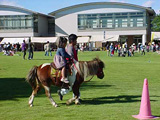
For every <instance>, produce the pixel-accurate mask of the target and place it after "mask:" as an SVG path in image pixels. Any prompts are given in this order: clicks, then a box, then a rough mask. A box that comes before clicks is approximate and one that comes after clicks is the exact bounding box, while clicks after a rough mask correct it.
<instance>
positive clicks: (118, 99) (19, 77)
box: [0, 51, 160, 120]
mask: <svg viewBox="0 0 160 120" xmlns="http://www.w3.org/2000/svg"><path fill="white" fill-rule="evenodd" d="M19 54H21V56H3V55H2V53H0V120H39V119H40V120H75V119H76V120H134V118H133V117H132V116H131V115H137V114H138V113H139V108H140V103H141V93H142V88H143V82H144V79H145V78H148V82H149V93H150V102H151V109H152V114H153V115H154V116H160V112H159V110H160V77H159V75H160V55H158V54H157V53H146V55H145V56H141V55H140V54H139V53H135V56H134V57H117V56H114V57H109V56H107V55H106V52H105V51H96V52H79V60H83V61H87V60H91V59H92V58H94V57H96V56H99V57H100V59H101V60H103V61H104V63H105V69H104V72H105V77H104V78H103V79H102V80H100V79H97V78H96V77H94V78H93V79H92V80H91V81H90V82H88V83H83V84H82V86H81V89H80V90H81V99H82V100H83V101H82V102H81V103H82V104H81V105H74V104H73V105H70V106H66V104H65V103H66V101H67V100H68V99H69V98H71V97H72V93H71V92H70V93H69V94H67V95H66V96H64V99H63V101H60V100H59V97H58V95H57V93H56V91H57V90H58V89H59V88H57V87H53V86H52V88H51V89H52V96H53V99H54V100H55V101H56V102H57V104H58V105H59V106H60V107H58V108H55V107H53V106H52V105H51V104H50V101H49V99H48V98H47V97H46V95H45V93H44V90H42V91H41V92H40V93H39V94H38V95H37V96H36V97H35V100H34V107H32V108H30V107H29V106H28V98H29V96H30V94H31V91H32V90H31V87H30V86H29V85H28V84H27V83H26V82H25V76H26V75H27V73H28V71H29V69H30V68H31V67H32V66H33V65H40V64H42V63H48V62H49V63H50V62H52V60H53V57H50V56H49V57H45V56H44V52H34V59H33V60H23V59H22V53H19ZM53 54H55V53H53ZM27 56H28V54H27ZM27 56H26V57H27ZM88 79H89V78H88Z"/></svg>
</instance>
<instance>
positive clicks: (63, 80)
mask: <svg viewBox="0 0 160 120" xmlns="http://www.w3.org/2000/svg"><path fill="white" fill-rule="evenodd" d="M61 81H62V82H64V83H69V81H68V79H67V78H61Z"/></svg>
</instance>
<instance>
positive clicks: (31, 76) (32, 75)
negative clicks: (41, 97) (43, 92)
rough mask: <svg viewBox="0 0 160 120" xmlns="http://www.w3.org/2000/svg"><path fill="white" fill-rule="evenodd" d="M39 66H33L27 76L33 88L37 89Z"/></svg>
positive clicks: (27, 80)
mask: <svg viewBox="0 0 160 120" xmlns="http://www.w3.org/2000/svg"><path fill="white" fill-rule="evenodd" d="M37 68H38V66H33V67H32V68H31V69H30V71H29V73H28V75H27V77H26V82H28V83H29V84H30V85H31V86H32V89H35V88H36V86H37V84H36V79H37Z"/></svg>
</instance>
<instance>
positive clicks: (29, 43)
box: [28, 38, 33, 60]
mask: <svg viewBox="0 0 160 120" xmlns="http://www.w3.org/2000/svg"><path fill="white" fill-rule="evenodd" d="M28 52H29V55H28V60H31V59H33V44H32V43H31V39H30V38H29V42H28Z"/></svg>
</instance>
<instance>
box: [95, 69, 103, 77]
mask: <svg viewBox="0 0 160 120" xmlns="http://www.w3.org/2000/svg"><path fill="white" fill-rule="evenodd" d="M102 73H103V72H102V69H101V68H99V69H98V71H97V74H96V75H97V76H100V75H101V74H102Z"/></svg>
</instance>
